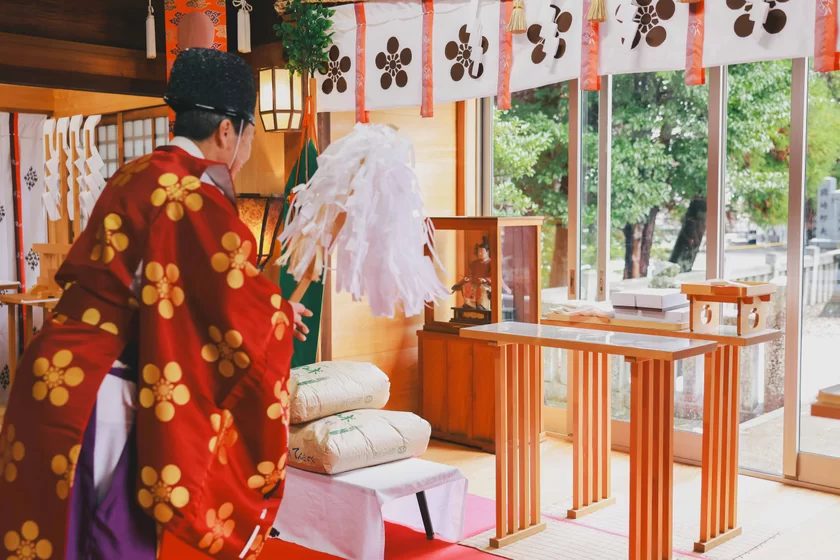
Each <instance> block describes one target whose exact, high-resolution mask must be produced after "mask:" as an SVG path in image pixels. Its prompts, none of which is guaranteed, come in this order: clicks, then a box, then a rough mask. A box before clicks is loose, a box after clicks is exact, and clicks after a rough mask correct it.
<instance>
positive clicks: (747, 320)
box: [682, 282, 776, 336]
mask: <svg viewBox="0 0 840 560" xmlns="http://www.w3.org/2000/svg"><path fill="white" fill-rule="evenodd" d="M682 293H684V294H686V295H687V296H688V299H689V301H690V303H691V321H690V327H689V328H690V330H691V332H695V333H701V334H713V333H716V332H718V330H719V327H720V324H721V307H720V306H721V304H724V303H729V304H735V305H736V306H737V307H738V330H737V333H738V336H742V335H747V334H752V333H756V332H760V331H763V330H766V329H767V314H768V312H769V308H770V297H771V296H772V295H773V294H775V293H776V286H775V285H773V284H768V283H766V282H738V283H732V284H720V285H718V284H713V283H711V282H699V283H694V284H683V285H682Z"/></svg>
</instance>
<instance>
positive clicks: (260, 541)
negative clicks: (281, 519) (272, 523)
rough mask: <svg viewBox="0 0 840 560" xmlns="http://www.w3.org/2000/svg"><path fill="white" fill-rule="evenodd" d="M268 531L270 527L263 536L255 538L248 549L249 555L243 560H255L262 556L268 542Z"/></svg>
mask: <svg viewBox="0 0 840 560" xmlns="http://www.w3.org/2000/svg"><path fill="white" fill-rule="evenodd" d="M270 531H271V527H269V528H268V531H266V533H265V534H264V535H257V538H256V539H254V542H252V543H251V548H249V549H248V552H250V554H249V555H248V556H246V557H245V560H257V558H258V557H259V555H260V554H262V550H263V548H264V547H265V543H266V542H268V533H269V532H270Z"/></svg>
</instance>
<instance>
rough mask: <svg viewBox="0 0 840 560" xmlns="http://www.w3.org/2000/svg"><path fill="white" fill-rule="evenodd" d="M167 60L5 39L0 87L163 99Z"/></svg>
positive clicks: (1, 37) (0, 45)
mask: <svg viewBox="0 0 840 560" xmlns="http://www.w3.org/2000/svg"><path fill="white" fill-rule="evenodd" d="M165 65H166V63H165V61H164V57H163V54H162V53H161V56H158V58H157V59H156V60H147V59H146V56H145V53H144V52H143V51H134V50H129V49H122V48H117V47H103V46H98V45H89V44H85V43H73V42H69V41H60V40H57V39H44V38H39V37H27V36H23V35H14V34H9V33H0V82H2V83H7V84H16V85H28V86H39V87H52V88H64V89H80V90H88V91H99V92H105V93H122V94H129V95H149V96H161V95H163V93H164V92H165V91H166V76H165V74H166V66H165Z"/></svg>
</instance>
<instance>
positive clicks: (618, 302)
mask: <svg viewBox="0 0 840 560" xmlns="http://www.w3.org/2000/svg"><path fill="white" fill-rule="evenodd" d="M610 303H612V304H613V306H615V307H636V295H635V293H633V292H613V293H611V294H610Z"/></svg>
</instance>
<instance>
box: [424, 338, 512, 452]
mask: <svg viewBox="0 0 840 560" xmlns="http://www.w3.org/2000/svg"><path fill="white" fill-rule="evenodd" d="M417 336H418V337H419V339H420V340H419V360H420V371H421V374H422V377H423V414H422V416H423V418H425V419H426V420H427V421H428V422H429V423H430V424H431V425H432V437H434V438H437V439H442V440H446V441H451V442H454V443H460V444H462V445H469V446H472V447H478V448H480V449H482V450H484V451H488V452H490V453H492V452H494V450H495V445H494V441H493V439H494V432H495V394H496V390H495V383H496V377H495V367H496V365H495V364H496V357H497V356H498V355H499V352H500V349H499V347H498V346H493V345H490V344H488V343H486V342H481V341H472V340H466V339H463V338H460V337H459V336H458V335H457V334H446V333H437V332H427V331H419V332H418V333H417Z"/></svg>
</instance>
